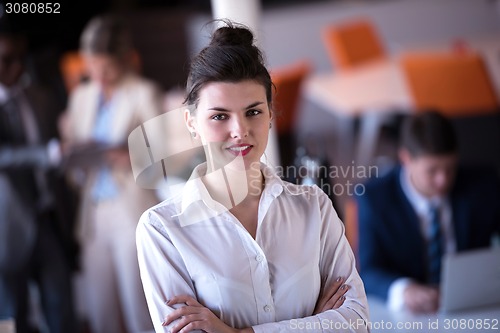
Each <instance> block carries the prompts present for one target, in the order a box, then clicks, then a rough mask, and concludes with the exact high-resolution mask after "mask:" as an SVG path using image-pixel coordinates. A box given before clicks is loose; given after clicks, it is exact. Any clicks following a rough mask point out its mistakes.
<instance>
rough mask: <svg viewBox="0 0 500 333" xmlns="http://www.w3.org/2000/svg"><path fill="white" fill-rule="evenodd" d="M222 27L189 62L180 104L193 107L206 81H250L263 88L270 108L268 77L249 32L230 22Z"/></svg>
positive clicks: (269, 78)
mask: <svg viewBox="0 0 500 333" xmlns="http://www.w3.org/2000/svg"><path fill="white" fill-rule="evenodd" d="M224 24H225V25H226V26H224V27H221V28H219V29H217V30H216V31H215V32H214V33H213V35H212V39H211V41H210V44H209V45H208V46H207V47H205V48H204V49H203V50H201V51H200V53H198V55H196V56H195V57H194V58H193V60H192V61H191V66H190V70H189V75H188V80H187V87H186V92H187V96H186V100H185V101H184V102H185V103H187V104H190V105H195V106H196V105H197V104H198V99H199V92H200V90H201V89H202V88H203V86H204V85H206V84H207V83H210V82H240V81H243V80H254V81H256V82H257V83H259V84H262V85H263V86H264V88H265V89H266V98H267V102H268V104H269V105H270V106H271V102H272V86H273V84H272V82H271V76H270V75H269V72H268V70H267V69H266V67H265V66H264V61H263V57H262V53H261V51H260V50H259V48H257V47H256V46H255V45H254V36H253V34H252V32H251V31H250V30H249V29H248V28H246V27H244V26H241V25H236V24H234V23H232V22H230V21H224Z"/></svg>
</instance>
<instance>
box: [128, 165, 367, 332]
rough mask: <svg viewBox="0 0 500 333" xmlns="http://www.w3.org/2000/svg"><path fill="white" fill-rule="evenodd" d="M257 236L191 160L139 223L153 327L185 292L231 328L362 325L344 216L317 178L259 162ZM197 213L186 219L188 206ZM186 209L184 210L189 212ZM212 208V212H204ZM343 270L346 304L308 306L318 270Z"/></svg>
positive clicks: (328, 274) (360, 293) (323, 273)
mask: <svg viewBox="0 0 500 333" xmlns="http://www.w3.org/2000/svg"><path fill="white" fill-rule="evenodd" d="M262 171H263V174H264V177H265V184H266V185H265V188H264V191H263V193H262V196H261V198H260V203H259V211H258V226H257V232H256V237H255V239H254V238H253V237H252V236H251V235H250V234H249V233H248V231H247V230H246V229H245V228H244V227H243V225H242V224H241V223H240V222H239V221H238V220H237V219H236V218H235V217H234V215H232V214H231V212H230V211H228V210H227V209H225V208H224V207H222V205H220V204H219V203H217V202H215V201H214V200H213V199H212V198H211V197H210V195H209V193H208V191H207V189H206V187H205V186H204V184H203V182H202V181H201V180H200V178H199V176H200V175H203V174H204V173H205V172H206V166H204V165H201V166H199V167H197V168H196V169H195V171H194V172H193V176H194V177H191V179H190V180H189V181H188V182H187V183H186V184H185V186H184V188H183V191H180V192H178V193H177V195H174V196H172V197H171V198H169V199H167V200H165V201H164V202H162V203H161V204H159V205H157V206H155V207H153V208H151V209H149V210H148V211H146V212H145V213H144V214H143V215H142V217H141V220H140V222H139V225H138V228H137V246H138V255H139V266H140V269H141V278H142V283H143V286H144V291H145V294H146V299H147V301H148V306H149V311H150V313H151V317H152V320H153V323H154V326H155V330H156V332H168V329H169V327H162V326H161V324H162V322H163V320H164V318H165V316H166V315H167V314H169V313H170V312H172V311H173V310H174V309H173V308H172V307H169V306H167V305H166V304H165V302H166V301H167V300H168V299H170V298H172V297H173V296H175V295H182V294H187V295H191V296H193V297H194V298H196V299H197V300H198V301H199V302H200V303H201V304H203V305H204V306H206V307H207V308H209V309H210V310H211V311H213V312H214V313H215V314H216V315H217V316H218V317H219V318H220V319H221V320H222V321H224V322H225V323H226V324H228V325H229V326H232V327H235V328H244V327H250V326H252V327H253V330H254V331H255V332H285V331H295V332H297V331H308V332H315V331H317V332H328V331H335V332H343V331H357V332H363V331H366V327H365V326H364V325H365V323H367V322H368V308H367V301H366V295H365V291H364V286H363V283H362V281H361V279H360V277H359V275H358V272H357V271H356V265H355V260H354V256H353V253H352V250H351V248H350V246H349V244H348V242H347V240H346V238H345V236H344V226H343V224H342V222H341V221H340V219H339V218H338V216H337V214H336V212H335V210H334V209H333V206H332V203H331V201H330V199H329V198H328V197H327V196H326V195H325V194H324V193H323V192H322V191H321V190H320V189H319V188H318V187H316V186H298V185H294V184H290V183H286V182H283V181H282V180H281V179H280V178H279V177H277V176H276V175H275V174H274V172H273V171H272V170H271V169H270V168H268V167H266V166H264V165H263V166H262ZM193 208H194V211H195V213H194V215H193V216H195V220H196V222H195V223H185V222H182V220H183V219H181V217H184V221H185V219H186V217H187V218H188V219H189V218H190V216H189V215H190V214H193ZM186 215H187V216H186ZM200 216H206V219H203V218H200ZM337 277H344V278H346V282H345V283H346V284H348V285H349V286H350V289H349V290H348V292H347V293H346V300H345V302H344V304H343V305H342V307H340V308H338V309H335V310H329V311H325V312H323V313H320V314H317V315H314V316H313V315H312V313H313V311H314V307H315V304H316V301H317V299H318V295H319V293H320V289H321V288H322V283H321V281H322V279H326V286H330V285H331V284H332V283H333V282H334V281H335V279H336V278H337Z"/></svg>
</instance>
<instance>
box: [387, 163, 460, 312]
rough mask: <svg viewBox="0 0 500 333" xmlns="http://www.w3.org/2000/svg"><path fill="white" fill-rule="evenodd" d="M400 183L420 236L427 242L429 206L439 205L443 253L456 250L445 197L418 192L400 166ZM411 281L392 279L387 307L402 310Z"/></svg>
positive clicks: (428, 234) (448, 202) (429, 219)
mask: <svg viewBox="0 0 500 333" xmlns="http://www.w3.org/2000/svg"><path fill="white" fill-rule="evenodd" d="M400 183H401V188H402V189H403V192H404V194H405V196H406V198H407V199H408V201H409V202H410V204H411V206H412V207H413V209H414V210H415V213H416V214H417V217H418V220H419V222H420V230H421V232H422V236H423V237H424V239H425V240H426V241H427V242H428V241H429V239H430V236H431V234H430V233H431V222H432V221H431V207H432V206H437V207H439V213H440V216H441V218H440V223H441V230H442V235H443V241H444V253H454V252H456V240H455V235H454V230H453V223H452V214H451V204H450V201H449V199H448V198H447V197H435V198H426V197H424V196H423V195H422V194H420V193H419V192H418V191H417V189H415V186H413V184H412V182H411V179H410V176H409V175H408V173H407V172H406V171H405V169H404V168H401V174H400ZM411 282H413V281H412V280H411V279H409V278H406V277H404V278H400V279H397V280H396V281H394V282H393V283H392V284H391V286H390V288H389V294H388V299H387V301H388V304H389V308H391V309H392V310H394V311H400V310H404V309H405V306H404V297H403V293H404V291H405V289H406V287H407V286H408V284H410V283H411Z"/></svg>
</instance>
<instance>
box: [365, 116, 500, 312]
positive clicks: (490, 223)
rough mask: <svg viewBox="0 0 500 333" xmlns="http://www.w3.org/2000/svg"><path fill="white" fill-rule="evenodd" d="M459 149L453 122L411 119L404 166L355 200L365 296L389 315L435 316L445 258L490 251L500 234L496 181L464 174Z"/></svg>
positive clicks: (402, 150)
mask: <svg viewBox="0 0 500 333" xmlns="http://www.w3.org/2000/svg"><path fill="white" fill-rule="evenodd" d="M457 151H458V147H457V139H456V135H455V133H454V129H453V126H452V125H451V123H450V122H449V120H448V119H446V118H444V117H443V116H441V115H440V114H439V113H437V112H422V113H419V114H417V115H414V116H411V117H409V118H408V119H407V120H406V122H405V123H404V125H403V129H402V134H401V143H400V151H399V157H400V161H401V166H398V167H396V168H395V169H394V170H392V171H391V172H390V173H389V174H387V175H386V176H384V177H381V178H378V179H373V180H371V181H369V182H368V183H367V184H366V186H365V189H366V191H365V193H364V194H363V195H361V196H358V197H357V201H358V212H359V244H360V245H359V258H360V274H361V277H362V278H363V281H364V283H365V288H366V291H367V293H368V294H372V295H376V296H379V297H381V298H382V299H386V300H387V301H388V305H389V307H390V308H391V309H394V310H402V309H407V310H410V311H412V312H417V313H426V312H435V311H436V310H437V309H438V306H439V289H438V287H439V282H440V269H441V259H442V256H443V255H444V254H445V253H453V252H459V251H464V250H468V249H474V248H480V247H487V246H489V244H490V240H491V238H492V235H494V234H495V233H498V232H500V204H499V203H500V188H499V186H498V177H497V175H496V174H495V173H489V174H488V173H484V172H477V171H473V170H470V171H469V172H466V171H465V170H461V169H460V170H459V169H458V168H457V161H458V156H457ZM461 278H463V277H461ZM469 287H471V288H473V287H474V286H469Z"/></svg>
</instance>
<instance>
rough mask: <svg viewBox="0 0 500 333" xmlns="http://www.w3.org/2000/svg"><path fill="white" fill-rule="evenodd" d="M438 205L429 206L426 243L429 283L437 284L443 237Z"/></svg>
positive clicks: (439, 273)
mask: <svg viewBox="0 0 500 333" xmlns="http://www.w3.org/2000/svg"><path fill="white" fill-rule="evenodd" d="M440 220H441V219H440V212H439V207H438V206H435V205H433V206H431V232H430V237H429V245H428V249H427V251H428V263H429V267H428V269H429V283H431V284H439V280H440V275H441V257H442V255H443V237H442V232H441V223H440Z"/></svg>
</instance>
